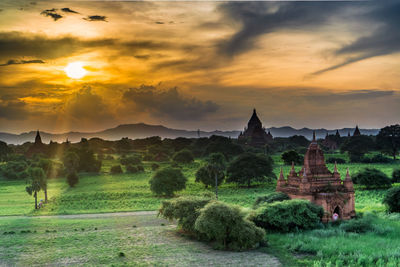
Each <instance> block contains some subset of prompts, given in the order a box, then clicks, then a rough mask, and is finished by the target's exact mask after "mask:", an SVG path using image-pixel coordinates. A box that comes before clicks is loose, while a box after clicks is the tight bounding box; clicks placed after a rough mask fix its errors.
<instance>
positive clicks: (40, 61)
mask: <svg viewBox="0 0 400 267" xmlns="http://www.w3.org/2000/svg"><path fill="white" fill-rule="evenodd" d="M44 63H45V62H44V61H43V60H41V59H32V60H17V59H10V60H9V61H7V63H4V64H0V66H9V65H19V64H44Z"/></svg>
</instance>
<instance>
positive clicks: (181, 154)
mask: <svg viewBox="0 0 400 267" xmlns="http://www.w3.org/2000/svg"><path fill="white" fill-rule="evenodd" d="M172 160H173V161H175V162H177V163H182V164H188V163H192V162H193V161H194V156H193V153H192V152H190V150H188V149H182V150H181V151H178V152H176V153H175V154H174V156H173V157H172Z"/></svg>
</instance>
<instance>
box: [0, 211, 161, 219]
mask: <svg viewBox="0 0 400 267" xmlns="http://www.w3.org/2000/svg"><path fill="white" fill-rule="evenodd" d="M143 215H157V211H131V212H109V213H84V214H70V215H41V216H21V215H17V216H0V220H1V219H32V218H54V219H90V218H109V217H127V216H143Z"/></svg>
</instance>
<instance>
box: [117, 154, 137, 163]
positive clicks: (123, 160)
mask: <svg viewBox="0 0 400 267" xmlns="http://www.w3.org/2000/svg"><path fill="white" fill-rule="evenodd" d="M120 162H121V164H122V165H138V164H141V163H142V158H141V157H140V156H139V155H130V156H127V157H122V158H121V159H120Z"/></svg>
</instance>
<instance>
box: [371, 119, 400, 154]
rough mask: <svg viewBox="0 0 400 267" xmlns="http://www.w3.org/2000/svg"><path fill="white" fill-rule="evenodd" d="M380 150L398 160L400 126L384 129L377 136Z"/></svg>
mask: <svg viewBox="0 0 400 267" xmlns="http://www.w3.org/2000/svg"><path fill="white" fill-rule="evenodd" d="M376 142H377V145H378V148H379V149H380V150H381V151H382V152H388V153H389V154H390V155H392V157H393V159H394V160H396V155H397V154H398V153H399V150H400V125H399V124H396V125H390V126H386V127H384V128H382V129H381V130H380V131H379V133H378V135H377V136H376Z"/></svg>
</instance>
